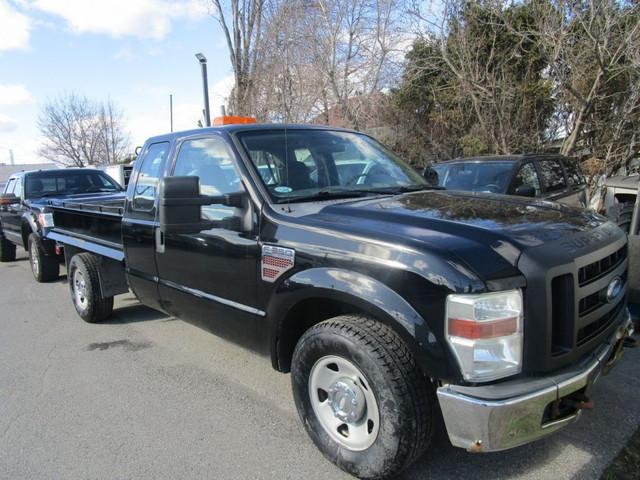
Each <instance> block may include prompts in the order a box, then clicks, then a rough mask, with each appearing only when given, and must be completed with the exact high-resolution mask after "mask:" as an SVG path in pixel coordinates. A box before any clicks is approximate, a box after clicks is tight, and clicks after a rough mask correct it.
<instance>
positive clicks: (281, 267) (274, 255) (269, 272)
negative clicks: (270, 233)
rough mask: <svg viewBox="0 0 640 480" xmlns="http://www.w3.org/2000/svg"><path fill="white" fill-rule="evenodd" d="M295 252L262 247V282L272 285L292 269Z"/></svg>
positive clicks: (289, 249)
mask: <svg viewBox="0 0 640 480" xmlns="http://www.w3.org/2000/svg"><path fill="white" fill-rule="evenodd" d="M295 258H296V252H295V250H293V249H291V248H283V247H278V246H275V245H263V246H262V265H261V267H262V280H264V281H265V282H270V283H273V282H275V281H276V280H277V279H278V278H280V276H281V275H282V274H283V273H284V272H286V271H287V270H290V269H291V268H293V265H294V263H295Z"/></svg>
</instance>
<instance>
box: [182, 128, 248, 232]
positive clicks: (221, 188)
mask: <svg viewBox="0 0 640 480" xmlns="http://www.w3.org/2000/svg"><path fill="white" fill-rule="evenodd" d="M173 174H174V175H175V176H181V175H193V176H197V177H200V193H201V194H202V195H210V196H217V195H222V194H224V193H230V192H235V191H238V190H240V189H241V186H240V185H241V184H240V177H239V176H238V172H237V171H236V169H235V167H234V165H233V162H232V161H231V157H230V155H229V151H228V150H227V146H226V144H225V141H224V140H222V139H221V138H219V137H207V138H198V139H194V140H187V141H185V142H184V143H183V144H182V145H181V146H180V151H179V152H178V158H176V163H175V165H174V168H173ZM233 213H234V209H233V207H225V206H223V205H205V206H203V207H202V215H203V216H204V217H205V218H207V219H209V220H222V219H223V218H226V217H229V216H231V215H233Z"/></svg>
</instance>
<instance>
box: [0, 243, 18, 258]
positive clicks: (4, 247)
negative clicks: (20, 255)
mask: <svg viewBox="0 0 640 480" xmlns="http://www.w3.org/2000/svg"><path fill="white" fill-rule="evenodd" d="M15 259H16V246H15V245H14V244H13V243H11V242H10V241H9V240H7V239H6V238H4V237H1V238H0V262H13V261H14V260H15Z"/></svg>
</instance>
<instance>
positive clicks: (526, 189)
mask: <svg viewBox="0 0 640 480" xmlns="http://www.w3.org/2000/svg"><path fill="white" fill-rule="evenodd" d="M515 194H516V195H519V196H520V197H531V198H534V197H535V196H536V189H535V188H534V187H532V186H531V185H520V186H519V187H518V188H516V191H515Z"/></svg>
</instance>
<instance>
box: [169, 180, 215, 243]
mask: <svg viewBox="0 0 640 480" xmlns="http://www.w3.org/2000/svg"><path fill="white" fill-rule="evenodd" d="M159 195H160V198H159V199H158V200H159V202H158V204H159V214H160V229H161V230H162V231H163V232H165V233H198V232H201V231H202V230H207V229H209V228H211V226H212V224H211V222H208V221H206V220H202V205H206V204H207V203H208V202H205V201H204V199H203V197H201V196H200V179H199V178H198V177H165V178H163V179H162V180H161V181H160V191H159Z"/></svg>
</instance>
